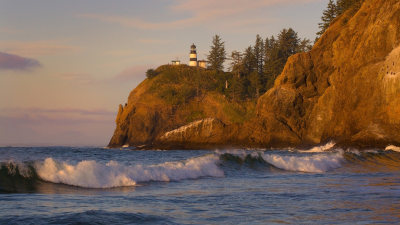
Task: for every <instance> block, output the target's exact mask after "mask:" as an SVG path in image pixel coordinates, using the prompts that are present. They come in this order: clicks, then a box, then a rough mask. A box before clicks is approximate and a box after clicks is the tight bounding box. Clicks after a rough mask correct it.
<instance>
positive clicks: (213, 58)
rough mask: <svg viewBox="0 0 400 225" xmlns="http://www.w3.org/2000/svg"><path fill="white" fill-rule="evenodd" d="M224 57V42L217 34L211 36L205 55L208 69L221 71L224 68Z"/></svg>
mask: <svg viewBox="0 0 400 225" xmlns="http://www.w3.org/2000/svg"><path fill="white" fill-rule="evenodd" d="M225 59H226V52H225V42H223V41H222V40H221V38H220V37H219V36H218V35H215V36H214V37H213V41H212V46H211V50H210V52H209V55H208V56H207V60H208V63H209V67H208V68H209V69H213V70H216V71H222V70H223V69H224V62H225Z"/></svg>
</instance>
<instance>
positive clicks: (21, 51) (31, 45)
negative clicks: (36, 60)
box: [0, 40, 80, 57]
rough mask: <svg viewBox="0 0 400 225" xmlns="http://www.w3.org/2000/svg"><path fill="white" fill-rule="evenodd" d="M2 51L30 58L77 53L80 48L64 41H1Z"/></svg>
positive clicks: (0, 47)
mask: <svg viewBox="0 0 400 225" xmlns="http://www.w3.org/2000/svg"><path fill="white" fill-rule="evenodd" d="M0 49H3V50H5V51H7V52H11V53H13V54H17V55H27V56H30V57H35V56H45V55H55V54H60V53H67V52H68V53H69V52H77V51H79V50H80V47H77V46H72V45H68V44H65V43H64V42H63V41H55V40H41V41H26V42H24V41H0Z"/></svg>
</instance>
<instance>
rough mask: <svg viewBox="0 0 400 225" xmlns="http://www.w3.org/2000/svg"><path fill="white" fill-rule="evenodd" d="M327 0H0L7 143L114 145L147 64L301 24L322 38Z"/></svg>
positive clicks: (3, 142)
mask: <svg viewBox="0 0 400 225" xmlns="http://www.w3.org/2000/svg"><path fill="white" fill-rule="evenodd" d="M327 2H328V0H218V1H216V0H146V1H145V0H114V1H109V0H81V1H67V0H59V1H54V0H35V1H30V0H0V146H9V145H11V146H52V145H64V146H106V145H107V144H108V141H109V139H110V138H111V136H112V133H113V131H114V129H115V117H116V114H117V111H118V105H119V104H124V103H125V102H126V101H127V97H128V95H129V92H130V91H131V90H132V89H134V88H135V87H136V86H137V85H138V84H139V83H140V82H141V81H143V80H144V79H145V71H146V70H147V69H149V68H156V67H157V66H160V65H163V64H167V63H169V62H170V61H171V60H174V59H179V60H181V61H182V62H183V63H188V61H189V59H188V58H189V50H190V45H191V44H192V43H195V44H196V46H197V52H198V59H205V58H206V55H207V53H208V51H209V49H210V45H211V41H212V37H213V36H214V35H215V34H218V35H220V36H221V38H222V40H223V41H224V42H225V48H226V51H227V52H228V53H230V52H232V51H233V50H238V51H243V50H244V49H245V48H246V47H247V46H249V45H252V44H253V43H254V41H255V37H256V35H257V34H260V35H261V36H262V37H263V38H265V37H269V36H271V35H276V34H277V33H279V31H280V30H282V29H283V28H289V27H291V28H293V29H294V30H295V31H297V32H298V35H299V37H301V38H303V37H305V38H309V39H310V40H314V38H315V33H316V32H317V31H318V23H319V22H320V17H321V15H322V11H323V10H324V8H325V7H326V5H327Z"/></svg>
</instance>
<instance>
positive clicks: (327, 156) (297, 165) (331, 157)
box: [216, 142, 344, 173]
mask: <svg viewBox="0 0 400 225" xmlns="http://www.w3.org/2000/svg"><path fill="white" fill-rule="evenodd" d="M334 145H335V143H333V142H330V143H328V144H326V145H324V146H319V147H318V151H317V150H316V148H317V147H314V148H313V149H310V150H312V151H305V152H302V153H298V152H297V153H295V155H282V154H280V153H273V152H260V151H246V150H224V151H221V150H218V151H216V153H217V154H220V155H222V154H231V155H234V156H237V157H240V158H241V159H242V160H243V159H245V158H246V157H248V156H250V157H252V158H258V157H261V158H262V159H263V160H264V161H266V162H267V163H269V164H271V165H273V166H275V167H277V168H280V169H283V170H288V171H299V172H310V173H323V172H326V171H329V170H332V169H336V168H339V167H341V166H342V165H341V163H342V161H343V160H344V157H343V150H341V149H336V150H335V151H334V152H326V151H327V150H330V149H332V147H333V146H334ZM306 153H313V154H306Z"/></svg>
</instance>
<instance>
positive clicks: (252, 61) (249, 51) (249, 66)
mask: <svg viewBox="0 0 400 225" xmlns="http://www.w3.org/2000/svg"><path fill="white" fill-rule="evenodd" d="M256 69H257V61H256V57H255V56H254V52H253V48H252V47H251V46H249V47H247V48H246V49H245V50H244V54H243V72H244V74H245V75H249V74H250V73H251V72H253V71H254V70H256Z"/></svg>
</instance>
